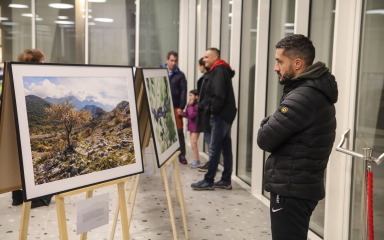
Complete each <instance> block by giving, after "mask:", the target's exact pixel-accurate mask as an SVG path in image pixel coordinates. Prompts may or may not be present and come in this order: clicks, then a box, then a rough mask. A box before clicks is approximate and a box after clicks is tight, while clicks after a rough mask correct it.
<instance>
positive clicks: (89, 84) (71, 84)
mask: <svg viewBox="0 0 384 240" xmlns="http://www.w3.org/2000/svg"><path fill="white" fill-rule="evenodd" d="M127 81H128V79H127V78H124V77H115V78H106V77H23V83H24V91H25V95H26V96H27V95H35V96H38V97H40V98H43V99H45V98H46V97H51V98H63V97H68V96H74V97H76V98H77V99H79V100H80V101H85V100H89V101H90V100H93V101H95V102H99V103H102V104H104V105H112V106H116V105H117V104H119V103H120V102H121V101H123V100H124V101H128V82H127Z"/></svg>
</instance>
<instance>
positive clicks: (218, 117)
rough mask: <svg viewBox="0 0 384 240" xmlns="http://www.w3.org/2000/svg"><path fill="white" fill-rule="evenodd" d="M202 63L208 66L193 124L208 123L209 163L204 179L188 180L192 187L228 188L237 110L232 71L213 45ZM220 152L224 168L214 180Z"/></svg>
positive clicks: (205, 124)
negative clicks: (209, 140)
mask: <svg viewBox="0 0 384 240" xmlns="http://www.w3.org/2000/svg"><path fill="white" fill-rule="evenodd" d="M204 63H205V67H207V68H209V73H208V75H207V76H206V77H205V79H204V87H202V89H201V91H200V94H201V95H200V96H199V108H198V111H197V114H198V117H197V125H198V126H203V127H204V128H207V126H209V128H210V131H211V144H210V148H209V164H208V172H207V173H206V174H205V176H204V179H203V180H201V181H199V182H196V183H193V184H191V187H192V188H193V189H195V190H213V189H214V188H224V189H228V190H230V189H232V185H231V175H232V142H231V127H232V123H233V121H234V119H235V116H236V112H237V109H236V102H235V95H234V92H233V87H232V78H233V76H234V74H235V72H234V71H233V70H232V69H231V67H230V66H229V64H228V63H226V62H225V61H224V60H222V59H220V51H219V50H218V49H217V48H209V49H208V50H207V51H206V52H205V54H204ZM199 130H201V129H199ZM204 130H206V129H204ZM221 152H223V159H224V171H223V173H222V176H221V179H220V180H219V181H217V182H214V179H215V176H216V171H217V167H218V165H219V161H220V153H221Z"/></svg>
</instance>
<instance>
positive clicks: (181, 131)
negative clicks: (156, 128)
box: [177, 129, 185, 157]
mask: <svg viewBox="0 0 384 240" xmlns="http://www.w3.org/2000/svg"><path fill="white" fill-rule="evenodd" d="M177 134H178V135H179V141H180V152H181V153H180V156H181V157H184V156H185V139H184V129H177Z"/></svg>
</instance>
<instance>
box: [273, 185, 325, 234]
mask: <svg viewBox="0 0 384 240" xmlns="http://www.w3.org/2000/svg"><path fill="white" fill-rule="evenodd" d="M317 203H318V201H313V200H308V199H299V198H292V197H284V196H280V195H277V194H275V193H272V192H271V199H270V209H269V212H270V215H271V229H272V239H273V240H307V236H308V228H309V220H310V218H311V215H312V212H313V210H314V209H315V207H316V205H317Z"/></svg>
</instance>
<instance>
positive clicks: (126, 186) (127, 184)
mask: <svg viewBox="0 0 384 240" xmlns="http://www.w3.org/2000/svg"><path fill="white" fill-rule="evenodd" d="M129 179H131V177H128V180H127V182H126V184H125V191H127V190H128V186H129Z"/></svg>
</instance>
